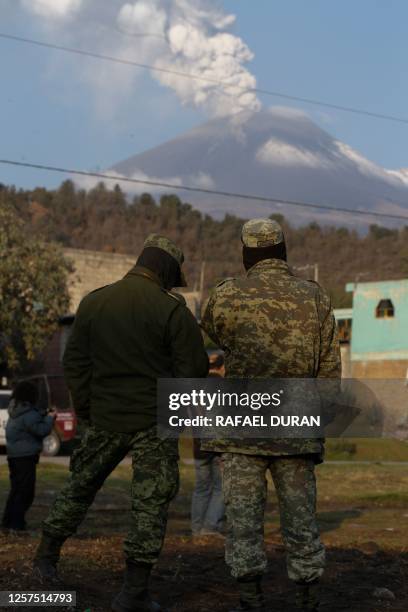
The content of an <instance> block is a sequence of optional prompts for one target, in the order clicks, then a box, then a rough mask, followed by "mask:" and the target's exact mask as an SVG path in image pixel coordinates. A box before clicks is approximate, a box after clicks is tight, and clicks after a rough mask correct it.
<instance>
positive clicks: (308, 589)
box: [295, 580, 320, 612]
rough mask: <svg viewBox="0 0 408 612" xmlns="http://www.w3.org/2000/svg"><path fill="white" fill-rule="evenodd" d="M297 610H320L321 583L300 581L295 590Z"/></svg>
mask: <svg viewBox="0 0 408 612" xmlns="http://www.w3.org/2000/svg"><path fill="white" fill-rule="evenodd" d="M295 603H296V610H301V612H318V610H319V609H320V597H319V583H318V581H317V580H315V581H314V582H298V583H297V584H296V590H295Z"/></svg>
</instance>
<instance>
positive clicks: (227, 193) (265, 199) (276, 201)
mask: <svg viewBox="0 0 408 612" xmlns="http://www.w3.org/2000/svg"><path fill="white" fill-rule="evenodd" d="M0 164H7V165H9V166H17V167H20V168H34V169H36V170H47V171H50V172H60V173H64V174H73V175H78V176H91V177H95V178H100V179H107V180H109V181H115V182H116V183H121V182H124V183H133V184H136V185H149V186H151V187H165V188H166V189H172V190H174V191H178V190H182V191H190V192H193V193H205V194H209V195H217V196H222V197H225V198H234V199H239V200H252V201H256V202H264V203H265V202H266V203H268V204H285V205H287V206H298V207H302V208H313V209H318V210H325V211H329V212H333V211H334V212H343V213H346V214H349V215H359V216H368V217H378V218H385V219H398V220H403V221H408V216H404V215H396V214H392V213H381V212H376V211H373V212H371V211H369V210H350V209H349V208H342V207H340V206H325V205H324V204H314V203H311V202H298V201H296V200H282V199H280V198H273V197H269V196H268V197H267V196H259V195H253V194H249V193H236V192H233V191H219V190H217V189H205V188H204V187H189V186H187V185H175V184H172V183H166V182H163V181H149V180H145V179H136V178H129V177H121V176H117V175H114V174H106V173H104V172H91V171H85V170H73V169H69V168H59V167H57V166H46V165H44V164H33V163H29V162H19V161H15V160H11V159H0Z"/></svg>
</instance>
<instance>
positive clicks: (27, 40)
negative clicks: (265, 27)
mask: <svg viewBox="0 0 408 612" xmlns="http://www.w3.org/2000/svg"><path fill="white" fill-rule="evenodd" d="M0 38H3V39H7V40H13V41H15V42H20V43H27V44H30V45H36V46H38V47H45V48H47V49H56V50H58V51H64V52H66V53H74V54H76V55H82V56H86V57H93V58H96V59H101V60H105V61H109V62H114V63H116V64H124V65H126V66H134V67H136V68H143V69H146V70H151V71H153V72H160V73H162V74H172V75H175V76H179V77H182V78H186V79H193V80H196V81H203V82H206V83H212V84H214V85H218V86H221V87H224V88H225V87H231V88H234V89H238V90H241V91H242V92H243V93H256V94H259V95H264V96H271V97H275V98H282V99H284V100H291V101H294V102H302V103H305V104H312V105H314V106H322V107H325V108H331V109H333V110H339V111H343V112H347V113H354V114H356V115H365V116H367V117H372V118H375V119H383V120H386V121H394V122H397V123H405V124H408V119H407V118H404V117H398V116H396V115H386V114H383V113H375V112H371V111H368V110H364V109H359V108H353V107H351V106H342V105H340V104H332V103H330V102H323V101H321V100H315V99H313V98H303V97H300V96H294V95H290V94H287V93H283V92H280V91H272V90H269V89H262V88H260V87H242V86H240V85H235V84H233V83H229V82H228V81H225V80H224V81H223V80H218V79H212V78H211V77H204V76H200V75H197V74H192V73H187V72H181V71H179V70H173V69H171V68H161V67H160V66H151V65H150V64H144V63H141V62H136V61H134V60H129V59H125V58H120V57H113V56H111V55H103V54H101V53H96V52H94V51H86V50H84V49H76V48H73V47H65V46H62V45H56V44H53V43H47V42H44V41H40V40H34V39H32V38H25V37H23V36H14V35H12V34H7V33H5V32H0ZM227 95H229V94H227Z"/></svg>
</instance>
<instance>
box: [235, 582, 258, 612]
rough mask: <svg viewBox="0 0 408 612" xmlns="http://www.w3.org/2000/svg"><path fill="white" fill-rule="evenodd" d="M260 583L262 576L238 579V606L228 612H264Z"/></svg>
mask: <svg viewBox="0 0 408 612" xmlns="http://www.w3.org/2000/svg"><path fill="white" fill-rule="evenodd" d="M261 581H262V576H244V577H242V578H238V584H239V602H240V606H239V608H234V609H233V610H230V612H242V611H243V610H252V612H266V608H265V607H264V597H263V593H262V588H261Z"/></svg>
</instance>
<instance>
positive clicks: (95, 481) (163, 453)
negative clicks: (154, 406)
mask: <svg viewBox="0 0 408 612" xmlns="http://www.w3.org/2000/svg"><path fill="white" fill-rule="evenodd" d="M128 453H130V454H131V456H132V468H133V478H132V484H131V525H130V530H129V533H128V535H127V537H126V539H125V542H124V550H125V555H126V557H127V558H128V559H129V560H131V561H142V562H145V563H155V562H156V561H157V559H158V556H159V554H160V551H161V548H162V545H163V540H164V536H165V531H166V524H167V512H168V506H169V503H170V501H171V500H172V499H173V497H174V496H175V495H176V493H177V491H178V485H179V471H178V444H177V440H161V439H159V438H157V436H156V427H152V428H150V429H147V430H144V431H139V432H137V433H134V434H124V433H114V432H108V431H102V430H98V429H96V428H94V427H89V428H87V429H86V431H85V434H84V437H83V438H82V441H81V444H80V446H79V448H77V449H76V450H75V451H74V452H73V454H72V457H71V464H70V472H71V474H70V477H69V480H68V481H67V483H66V484H65V486H64V487H63V489H62V490H61V492H60V493H59V495H58V496H57V498H56V500H55V502H54V504H53V506H52V508H51V511H50V513H49V515H48V517H47V519H46V520H45V521H44V523H43V530H44V533H45V534H46V535H50V536H51V537H57V538H63V539H65V538H67V537H69V536H70V535H72V534H73V533H75V531H76V530H77V528H78V526H79V525H80V523H81V522H82V520H83V519H84V517H85V515H86V513H87V510H88V509H89V507H90V505H91V504H92V502H93V500H94V498H95V495H96V493H97V492H98V490H99V489H100V488H101V486H102V485H103V483H104V481H105V480H106V478H107V477H108V476H109V474H110V473H111V472H112V471H113V470H114V469H115V468H116V466H117V465H118V464H119V463H120V461H122V459H123V458H124V457H125V456H126V455H127V454H128ZM107 512H112V510H108V511H107ZM116 516H117V519H118V522H120V517H119V516H118V515H117V514H116Z"/></svg>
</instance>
